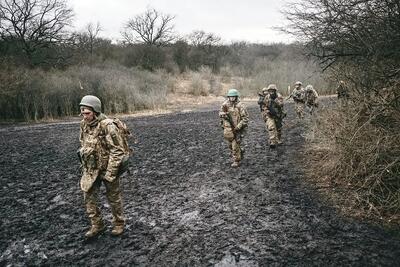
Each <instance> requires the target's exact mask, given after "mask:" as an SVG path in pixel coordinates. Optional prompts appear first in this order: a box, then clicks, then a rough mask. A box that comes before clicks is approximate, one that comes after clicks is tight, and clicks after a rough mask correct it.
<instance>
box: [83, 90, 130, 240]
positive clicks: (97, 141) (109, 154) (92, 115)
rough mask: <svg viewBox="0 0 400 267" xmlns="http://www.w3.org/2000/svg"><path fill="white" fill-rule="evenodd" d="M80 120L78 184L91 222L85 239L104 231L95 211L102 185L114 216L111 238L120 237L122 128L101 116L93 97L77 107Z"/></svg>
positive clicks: (96, 100)
mask: <svg viewBox="0 0 400 267" xmlns="http://www.w3.org/2000/svg"><path fill="white" fill-rule="evenodd" d="M79 107H80V111H81V116H83V120H82V121H81V124H80V138H79V140H80V144H81V148H80V149H79V150H78V152H79V154H78V155H79V157H80V159H81V164H82V167H83V168H82V169H83V174H82V178H81V181H80V185H81V189H82V190H83V192H84V201H85V206H86V212H87V214H88V217H89V218H90V221H91V228H90V229H89V231H88V232H87V233H86V234H85V236H86V237H88V238H90V237H94V236H96V235H97V234H99V233H100V232H102V231H104V230H105V226H104V223H103V219H102V217H101V214H100V209H99V208H98V204H97V202H98V194H99V191H100V186H101V184H102V183H103V184H104V185H105V187H106V196H107V200H108V202H109V204H110V207H111V212H112V216H113V225H114V227H113V230H112V234H113V235H120V234H122V232H123V230H124V224H125V219H124V216H123V210H122V199H121V190H120V177H119V176H120V173H119V171H120V167H121V166H122V165H123V164H125V162H124V161H126V160H127V158H126V155H127V153H128V154H129V152H127V147H126V146H127V144H126V143H124V139H123V137H122V134H121V129H120V128H118V126H117V125H116V124H115V121H114V120H112V119H108V118H107V117H106V116H105V115H104V114H103V113H101V102H100V99H98V98H97V97H96V96H92V95H86V96H84V97H83V98H82V100H81V102H80V104H79Z"/></svg>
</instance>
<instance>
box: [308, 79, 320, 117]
mask: <svg viewBox="0 0 400 267" xmlns="http://www.w3.org/2000/svg"><path fill="white" fill-rule="evenodd" d="M317 100H318V93H317V91H316V90H315V89H314V87H313V86H312V85H311V84H309V85H307V86H306V89H305V102H306V108H307V110H308V111H309V112H310V114H311V115H312V114H313V112H314V108H316V107H318V101H317Z"/></svg>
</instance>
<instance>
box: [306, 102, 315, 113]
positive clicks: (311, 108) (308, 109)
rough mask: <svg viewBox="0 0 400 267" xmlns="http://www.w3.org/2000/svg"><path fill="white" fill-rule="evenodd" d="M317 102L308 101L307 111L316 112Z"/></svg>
mask: <svg viewBox="0 0 400 267" xmlns="http://www.w3.org/2000/svg"><path fill="white" fill-rule="evenodd" d="M314 109H315V103H314V102H307V103H306V111H307V112H308V113H310V115H312V114H313V113H314Z"/></svg>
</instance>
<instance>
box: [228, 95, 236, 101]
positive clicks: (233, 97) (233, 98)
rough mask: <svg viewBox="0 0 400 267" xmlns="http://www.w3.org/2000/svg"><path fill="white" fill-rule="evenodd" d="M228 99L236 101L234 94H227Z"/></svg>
mask: <svg viewBox="0 0 400 267" xmlns="http://www.w3.org/2000/svg"><path fill="white" fill-rule="evenodd" d="M228 99H229V101H230V102H235V101H236V96H228Z"/></svg>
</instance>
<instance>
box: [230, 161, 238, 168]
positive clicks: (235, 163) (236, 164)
mask: <svg viewBox="0 0 400 267" xmlns="http://www.w3.org/2000/svg"><path fill="white" fill-rule="evenodd" d="M239 166H240V162H239V161H234V162H233V163H232V164H231V167H235V168H236V167H239Z"/></svg>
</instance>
